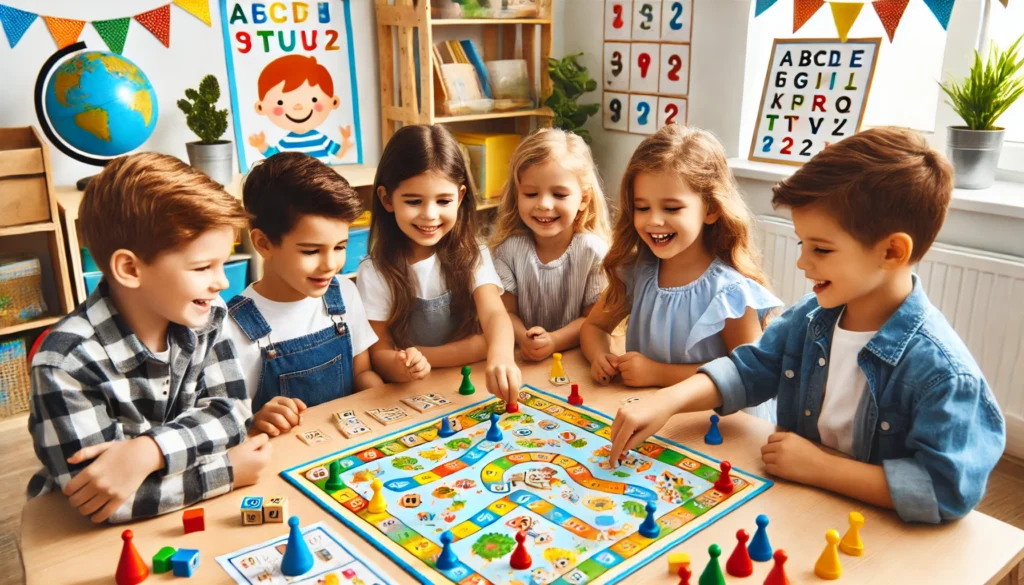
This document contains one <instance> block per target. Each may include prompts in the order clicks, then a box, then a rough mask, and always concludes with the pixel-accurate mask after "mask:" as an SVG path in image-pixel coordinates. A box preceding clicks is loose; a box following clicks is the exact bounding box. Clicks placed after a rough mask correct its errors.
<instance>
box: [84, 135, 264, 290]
mask: <svg viewBox="0 0 1024 585" xmlns="http://www.w3.org/2000/svg"><path fill="white" fill-rule="evenodd" d="M78 217H79V219H80V220H81V222H82V240H83V242H84V243H85V245H86V247H87V248H89V252H90V253H91V254H92V256H93V258H94V259H95V260H96V264H97V265H98V266H99V267H100V269H101V270H103V273H104V274H107V273H108V271H109V269H110V257H111V256H112V255H113V254H114V252H115V251H117V250H120V249H122V248H123V249H126V250H131V251H132V252H133V253H134V254H135V255H136V256H138V257H139V258H140V259H141V260H142V261H143V262H147V263H148V262H152V261H153V259H154V258H156V257H157V256H158V255H159V254H161V253H162V252H166V251H169V250H173V249H175V248H177V247H178V246H181V245H183V244H187V243H188V242H191V241H192V240H194V239H195V238H197V237H199V235H201V234H202V233H203V232H205V231H207V230H211V229H217V228H224V227H230V228H234V229H235V230H239V229H241V228H243V227H245V225H246V215H245V211H244V210H243V209H242V204H241V202H239V201H238V200H237V199H235V198H234V197H232V196H230V195H228V194H227V193H226V192H225V191H224V188H223V187H221V186H220V184H218V183H217V182H215V181H214V180H213V179H211V178H210V177H207V176H206V175H204V174H203V173H201V172H199V171H197V170H195V169H193V168H192V167H190V166H188V165H186V164H185V163H183V162H181V161H180V160H178V159H176V158H174V157H173V156H170V155H166V154H157V153H154V152H146V153H140V154H133V155H130V156H120V157H118V158H115V159H113V160H111V161H110V162H109V163H107V166H106V168H104V169H103V171H102V172H101V173H100V174H99V175H97V176H96V177H95V178H94V179H93V180H92V181H90V182H89V186H88V187H86V188H85V195H84V196H83V197H82V202H81V204H80V205H79V207H78Z"/></svg>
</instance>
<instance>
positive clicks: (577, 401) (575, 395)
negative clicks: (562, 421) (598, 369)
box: [569, 384, 583, 406]
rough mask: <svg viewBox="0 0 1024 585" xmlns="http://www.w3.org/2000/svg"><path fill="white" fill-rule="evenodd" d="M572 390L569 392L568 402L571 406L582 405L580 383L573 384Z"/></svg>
mask: <svg viewBox="0 0 1024 585" xmlns="http://www.w3.org/2000/svg"><path fill="white" fill-rule="evenodd" d="M571 388H572V390H571V391H570V392H569V404H571V405H573V406H583V397H582V396H580V385H579V384H573V385H572V387H571Z"/></svg>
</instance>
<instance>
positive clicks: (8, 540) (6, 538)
mask: <svg viewBox="0 0 1024 585" xmlns="http://www.w3.org/2000/svg"><path fill="white" fill-rule="evenodd" d="M37 466H38V462H37V461H36V457H35V453H33V451H32V442H31V441H30V440H29V434H28V428H27V422H26V420H25V418H24V417H22V418H18V419H14V420H6V421H0V494H3V497H0V585H22V583H23V582H24V571H23V569H22V566H21V555H20V554H19V553H18V549H17V541H16V534H17V533H18V530H19V527H20V525H21V508H22V504H23V503H24V497H23V494H24V493H25V486H26V485H27V484H28V479H29V477H31V476H32V473H33V472H35V470H36V469H37ZM1022 493H1024V464H1022V463H1020V462H1017V461H1011V460H1008V459H1004V460H1003V461H1002V462H1000V463H999V465H998V466H997V467H996V469H995V471H994V472H993V473H992V477H991V478H990V479H989V484H988V493H987V494H986V495H985V499H984V500H983V501H982V502H981V505H980V506H979V507H978V510H980V511H982V512H984V513H986V514H988V515H989V516H993V517H995V518H999V519H1000V520H1002V521H1004V522H1007V523H1009V524H1012V525H1014V526H1016V527H1018V528H1020V529H1022V530H1024V498H1022V497H1021V494H1022ZM869 546H870V545H869ZM111 562H112V563H114V564H112V565H111V567H113V566H114V565H116V559H112V560H111ZM111 570H113V569H111ZM1022 583H1024V579H1022V580H1021V581H1020V583H1013V584H1009V583H1008V581H1004V582H1003V584H1001V585H1020V584H1022Z"/></svg>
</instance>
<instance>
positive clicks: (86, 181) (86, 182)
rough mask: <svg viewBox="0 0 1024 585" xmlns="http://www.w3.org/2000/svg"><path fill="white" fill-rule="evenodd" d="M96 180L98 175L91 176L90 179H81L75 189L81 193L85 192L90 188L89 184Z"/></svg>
mask: <svg viewBox="0 0 1024 585" xmlns="http://www.w3.org/2000/svg"><path fill="white" fill-rule="evenodd" d="M95 178H96V175H89V176H88V177H82V178H81V179H78V182H77V183H75V189H78V190H79V191H85V188H86V187H88V186H89V183H90V182H92V180H93V179H95Z"/></svg>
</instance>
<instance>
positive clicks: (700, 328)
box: [685, 273, 783, 351]
mask: <svg viewBox="0 0 1024 585" xmlns="http://www.w3.org/2000/svg"><path fill="white" fill-rule="evenodd" d="M735 276H738V277H739V279H738V280H734V281H733V282H728V283H725V284H724V286H723V287H722V288H721V289H719V290H718V292H716V293H715V296H714V297H713V298H712V299H711V302H710V303H708V308H707V309H706V310H705V311H704V313H703V314H702V315H701V316H700V318H698V319H697V322H696V323H694V324H693V327H692V328H691V329H690V335H689V336H688V337H687V338H686V343H685V347H686V350H685V351H690V350H691V349H692V348H693V346H695V345H697V344H698V343H700V341H702V340H704V339H707V338H709V337H711V336H712V335H716V334H718V333H719V332H721V331H722V329H724V328H725V320H726V319H738V318H740V317H742V316H743V314H744V313H746V311H747V307H750V308H752V309H755V310H756V311H757V316H758V318H759V319H764V316H765V315H766V314H767V313H768V311H770V310H772V309H775V308H778V307H781V306H782V305H783V303H782V301H781V300H779V298H778V297H776V296H775V295H773V294H772V293H771V292H770V291H769V290H768V289H766V288H765V287H763V286H761V285H760V284H758V283H757V282H755V281H753V280H751V279H749V278H747V277H745V276H742V275H740V274H739V273H735Z"/></svg>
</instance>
